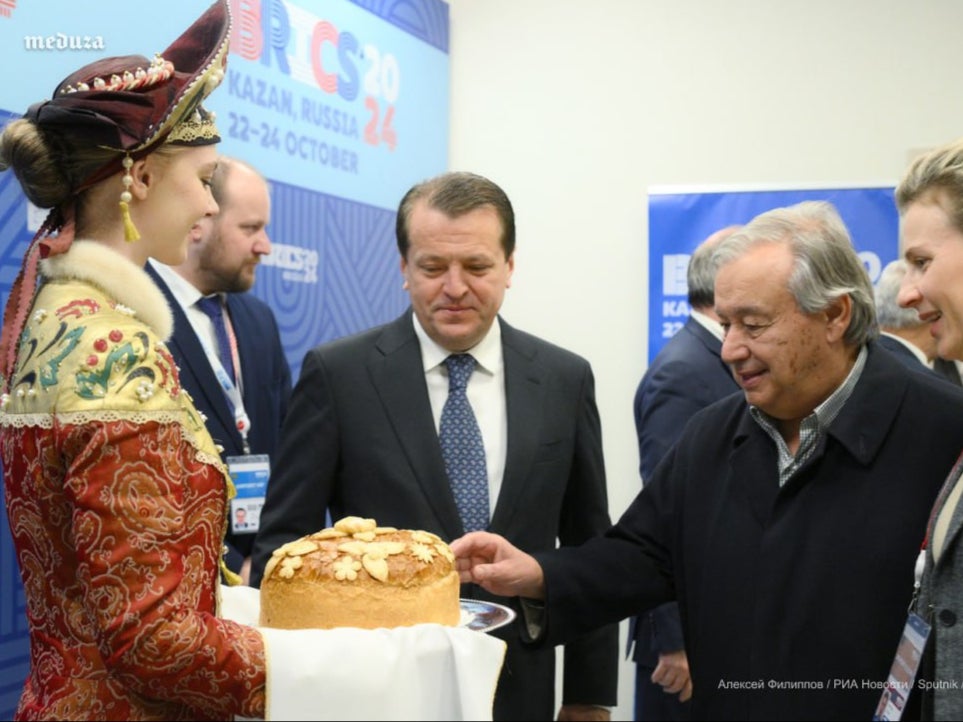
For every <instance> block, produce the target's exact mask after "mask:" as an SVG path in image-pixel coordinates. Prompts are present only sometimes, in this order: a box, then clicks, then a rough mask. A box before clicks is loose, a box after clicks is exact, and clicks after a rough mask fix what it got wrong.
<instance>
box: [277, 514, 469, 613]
mask: <svg viewBox="0 0 963 722" xmlns="http://www.w3.org/2000/svg"><path fill="white" fill-rule="evenodd" d="M458 585H459V581H458V572H457V571H455V557H454V555H453V554H452V553H451V549H450V547H449V546H448V545H447V544H446V543H445V542H443V541H442V540H441V538H440V537H437V536H435V535H434V534H431V533H429V532H425V531H412V530H408V529H394V528H392V527H379V526H378V525H377V524H376V523H375V520H374V519H361V518H359V517H353V516H349V517H345V518H344V519H341V520H340V521H338V522H337V523H336V524H335V525H334V527H333V528H328V529H322V530H321V531H319V532H315V533H314V534H310V535H308V536H305V537H301V538H300V539H298V540H296V541H293V542H289V543H287V544H285V545H284V546H282V547H280V548H278V549H277V550H275V552H274V554H273V555H272V556H271V559H270V560H269V561H268V563H267V566H266V567H265V569H264V578H263V579H262V580H261V619H260V624H261V626H264V627H276V628H280V629H305V628H317V629H331V628H333V627H361V628H364V629H375V628H378V627H405V626H410V625H413V624H422V623H426V622H434V623H437V624H445V625H448V626H456V625H457V624H458V622H459V619H460V616H461V613H460V609H459V604H458Z"/></svg>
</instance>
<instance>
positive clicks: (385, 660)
mask: <svg viewBox="0 0 963 722" xmlns="http://www.w3.org/2000/svg"><path fill="white" fill-rule="evenodd" d="M259 611H260V592H259V590H257V589H254V588H253V587H226V586H222V587H221V616H223V617H224V618H226V619H232V620H234V621H237V622H241V623H242V624H249V625H251V626H257V622H258V616H259ZM259 631H260V632H261V634H262V636H263V637H264V642H265V647H266V650H267V714H266V719H267V720H292V721H293V720H490V719H491V718H492V700H493V698H494V694H495V684H496V682H497V680H498V673H499V671H500V670H501V666H502V662H503V661H504V657H505V643H504V642H503V641H502V640H500V639H497V638H495V637H492V636H491V635H489V634H485V633H484V632H476V631H472V630H470V629H464V628H458V627H446V626H443V625H440V624H419V625H416V626H414V627H398V628H396V629H370V630H369V629H353V628H346V627H345V628H340V629H325V630H322V629H298V630H293V629H292V630H289V629H269V628H259Z"/></svg>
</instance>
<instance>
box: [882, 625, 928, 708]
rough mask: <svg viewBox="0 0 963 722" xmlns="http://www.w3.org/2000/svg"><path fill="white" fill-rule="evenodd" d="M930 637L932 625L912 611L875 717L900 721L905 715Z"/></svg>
mask: <svg viewBox="0 0 963 722" xmlns="http://www.w3.org/2000/svg"><path fill="white" fill-rule="evenodd" d="M929 636H930V625H929V624H927V623H926V622H925V621H923V618H922V617H921V616H919V615H918V614H917V613H916V612H910V615H909V618H908V619H907V620H906V626H905V627H903V636H902V637H901V638H900V640H899V647H897V648H896V658H895V659H894V660H893V666H892V667H890V670H889V677H888V678H887V679H886V685H885V686H884V688H883V694H882V695H881V696H880V698H879V704H878V705H877V706H876V712H875V714H873V719H874V720H898V719H900V718H901V717H902V716H903V707H904V706H905V705H906V700H907V699H908V698H909V695H910V692H911V691H912V690H913V684H914V682H915V680H916V672H917V670H919V666H920V660H921V659H922V658H923V649H924V648H925V647H926V640H927V638H928V637H929Z"/></svg>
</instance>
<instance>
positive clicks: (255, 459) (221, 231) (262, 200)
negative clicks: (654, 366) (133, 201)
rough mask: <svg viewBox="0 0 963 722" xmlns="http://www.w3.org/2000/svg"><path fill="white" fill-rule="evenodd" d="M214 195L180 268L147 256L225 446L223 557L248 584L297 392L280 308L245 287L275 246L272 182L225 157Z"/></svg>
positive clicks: (185, 382)
mask: <svg viewBox="0 0 963 722" xmlns="http://www.w3.org/2000/svg"><path fill="white" fill-rule="evenodd" d="M211 192H212V193H213V195H214V200H216V201H217V204H218V207H219V209H220V210H219V212H218V214H217V216H215V217H213V218H205V219H203V220H202V221H200V222H199V223H198V224H197V225H196V226H195V227H194V228H193V229H191V239H190V244H189V247H188V257H187V260H186V261H185V262H184V263H183V264H182V265H180V266H177V267H169V266H164V265H163V264H160V263H155V262H153V261H151V262H149V263H148V265H147V272H148V273H149V274H150V275H151V276H152V277H153V278H154V280H155V281H156V282H157V285H158V286H159V287H160V289H161V290H162V291H163V292H164V295H165V296H166V297H167V300H168V302H169V304H170V307H171V309H172V311H173V314H174V333H173V335H172V337H171V338H170V340H169V341H168V344H167V345H168V347H169V349H170V351H171V354H172V355H173V357H174V360H175V362H176V363H177V365H178V367H179V368H180V379H181V385H182V386H183V387H184V388H185V389H186V390H187V392H188V393H189V394H190V395H191V398H193V399H194V403H195V405H196V406H197V409H198V411H200V412H201V413H202V414H203V415H204V417H205V423H206V424H207V428H208V430H209V431H210V432H211V436H212V437H213V438H214V442H215V443H216V444H218V445H219V446H220V447H222V448H223V451H222V452H221V453H222V457H223V458H224V460H225V463H227V464H228V467H229V468H230V469H231V475H232V477H233V478H234V480H235V486H236V487H237V496H235V498H234V499H232V500H231V514H230V516H229V521H230V523H229V525H228V533H227V538H226V543H227V545H228V554H227V557H226V561H227V565H228V568H229V569H230V570H231V571H233V572H235V573H237V574H239V575H240V576H241V579H242V581H244V582H245V583H247V582H248V581H249V576H250V555H251V547H252V546H253V543H254V534H255V532H256V531H257V526H258V516H259V513H260V509H261V506H262V504H263V498H264V494H265V487H266V484H267V475H268V474H269V471H270V464H271V462H272V461H273V459H274V455H275V452H276V450H277V446H278V439H279V436H280V431H281V422H282V421H283V419H284V415H285V413H286V412H287V405H288V399H289V398H290V395H291V369H290V367H289V366H288V362H287V358H286V357H285V355H284V349H283V347H282V345H281V337H280V333H279V332H278V326H277V321H276V319H275V318H274V313H273V312H272V311H271V308H270V307H269V306H268V305H267V304H266V303H264V302H263V301H261V300H260V299H259V298H257V297H255V296H253V295H251V294H249V293H246V291H249V290H250V289H251V287H252V286H253V285H254V276H255V271H256V269H257V264H258V262H259V260H260V258H261V256H263V255H266V254H268V253H270V252H271V241H270V239H269V238H268V235H267V231H266V227H267V224H268V223H269V222H270V218H271V198H270V195H269V193H268V186H267V182H266V181H265V180H264V178H263V177H261V175H260V174H259V173H258V172H257V171H256V170H255V169H254V168H252V167H251V166H250V165H248V164H247V163H244V162H243V161H240V160H237V159H232V158H227V157H221V158H219V159H218V165H217V169H216V170H215V172H214V176H213V177H212V179H211ZM205 297H208V298H211V299H212V300H214V301H216V302H217V304H218V306H219V307H220V309H221V312H222V319H221V320H222V321H223V323H224V330H225V333H226V338H227V341H228V343H227V348H226V350H224V352H223V353H220V351H221V349H220V346H219V344H218V336H217V333H216V332H215V327H214V323H215V322H214V321H212V320H211V319H210V318H209V317H208V316H207V315H206V314H205V313H204V312H203V311H201V310H199V308H198V306H197V303H198V301H200V300H201V299H203V298H205ZM226 369H231V371H230V372H227V371H226ZM222 372H224V373H223V374H222ZM265 457H266V458H265ZM238 509H243V510H244V514H243V517H244V519H245V521H244V523H243V524H242V523H240V522H238V521H237V519H238V518H239V517H238V514H237V511H238Z"/></svg>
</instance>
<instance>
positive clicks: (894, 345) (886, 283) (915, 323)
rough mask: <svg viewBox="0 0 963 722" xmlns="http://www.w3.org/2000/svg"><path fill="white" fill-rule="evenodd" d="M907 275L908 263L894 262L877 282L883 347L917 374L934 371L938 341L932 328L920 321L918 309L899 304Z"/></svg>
mask: <svg viewBox="0 0 963 722" xmlns="http://www.w3.org/2000/svg"><path fill="white" fill-rule="evenodd" d="M905 275H906V261H903V260H900V259H897V260H895V261H890V262H889V263H887V264H886V267H885V268H883V272H882V273H880V274H879V280H878V281H876V290H875V296H876V318H877V319H878V321H879V330H880V335H879V345H880V346H882V347H883V348H885V349H886V350H887V351H889V352H891V353H892V354H894V355H895V356H896V357H897V358H899V359H900V361H902V362H903V363H905V364H906V365H907V366H909V367H910V368H912V369H914V370H916V371H922V370H927V371H933V360H934V359H935V358H936V339H935V338H934V337H933V336H932V335H931V334H930V325H929V324H928V323H923V322H922V321H920V317H919V314H918V313H917V312H916V309H915V308H903V307H902V306H900V305H899V303H898V302H897V296H898V295H899V287H900V284H901V283H902V281H903V276H905Z"/></svg>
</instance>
